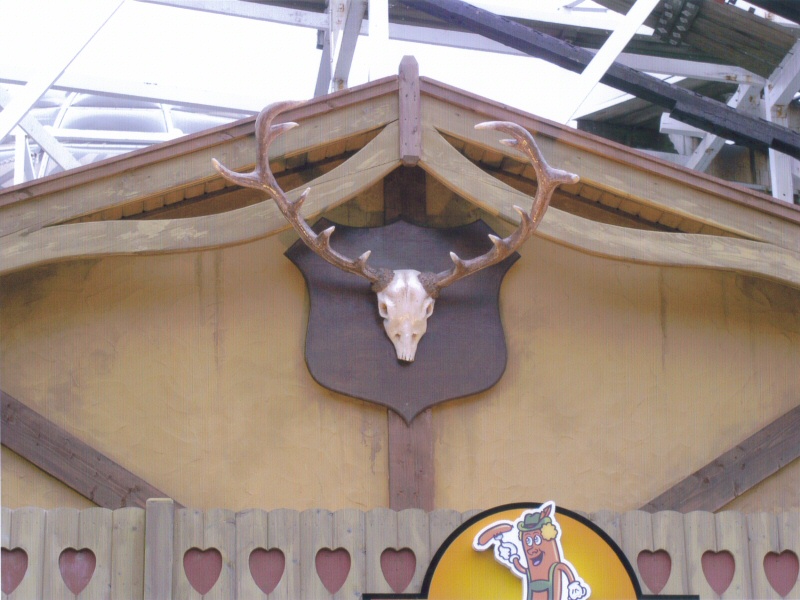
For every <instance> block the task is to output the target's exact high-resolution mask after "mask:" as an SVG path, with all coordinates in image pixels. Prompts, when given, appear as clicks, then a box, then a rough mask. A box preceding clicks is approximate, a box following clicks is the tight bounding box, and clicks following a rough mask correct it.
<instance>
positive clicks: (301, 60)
mask: <svg viewBox="0 0 800 600" xmlns="http://www.w3.org/2000/svg"><path fill="white" fill-rule="evenodd" d="M108 1H109V0H81V2H80V3H77V2H74V1H73V2H64V1H61V2H59V1H57V0H0V16H2V22H0V79H4V78H6V79H7V78H11V79H14V78H18V79H26V78H29V77H31V76H33V75H35V74H36V73H40V72H42V71H43V70H44V69H45V68H46V67H47V66H48V65H52V64H54V62H55V63H56V64H57V62H58V61H59V60H60V61H63V60H64V59H63V52H62V53H59V49H61V48H64V47H68V46H69V42H70V36H72V38H75V37H76V36H80V35H81V34H80V30H81V27H82V26H84V27H85V21H86V19H85V15H86V14H87V12H86V11H89V10H92V7H94V6H99V5H102V4H103V3H107V2H108ZM566 1H567V0H537V8H542V9H544V8H546V7H547V6H551V7H554V8H555V7H558V6H560V5H563V4H566ZM528 2H529V0H523V1H522V2H520V1H517V2H513V1H511V0H505V1H502V2H493V1H492V0H485V1H484V4H486V5H489V6H491V5H492V4H499V5H503V7H504V8H506V9H510V10H515V9H517V10H519V9H523V8H524V7H525V6H526V5H527V6H530V4H529V3H528ZM78 5H80V7H81V8H80V10H77V9H76V7H77V6H78ZM590 5H591V3H587V4H586V6H590ZM44 14H46V15H47V18H42V15H44ZM83 35H84V36H85V34H83ZM73 43H74V42H73ZM316 45H317V34H316V30H314V29H309V28H303V27H292V26H285V25H277V24H273V23H266V22H263V21H257V20H252V19H245V18H241V17H230V16H223V15H218V14H211V13H203V12H199V11H194V10H186V9H179V8H173V7H166V6H160V5H155V4H149V3H144V2H137V1H135V0H127V1H126V2H125V3H124V4H123V5H122V6H121V7H120V8H119V9H118V10H117V12H116V13H114V15H113V16H112V17H111V19H110V20H109V21H108V22H107V23H106V25H105V26H104V27H103V28H102V29H101V30H100V31H99V32H98V33H97V34H96V35H95V37H94V38H93V39H92V41H91V42H90V43H89V44H88V45H87V46H86V47H85V48H84V49H83V50H82V52H81V53H80V54H79V55H78V56H77V57H76V58H75V59H74V61H73V62H72V63H71V64H70V65H69V66H68V67H67V69H66V70H65V71H64V73H63V75H62V81H63V80H65V79H78V80H81V81H98V80H102V81H103V82H104V83H105V84H110V85H112V86H114V87H115V88H117V89H123V90H124V89H126V87H127V88H129V89H130V88H131V86H133V88H135V89H154V90H162V89H163V90H172V89H181V90H188V91H190V92H191V94H192V95H193V96H195V97H209V98H214V97H215V96H216V97H219V96H222V97H223V98H224V97H225V96H226V95H237V96H245V97H247V98H248V105H253V106H254V107H255V108H254V109H255V110H257V108H258V107H259V106H263V105H266V104H269V103H270V102H273V101H276V100H284V99H300V100H302V99H306V98H310V97H312V96H313V93H314V86H315V83H316V77H317V71H318V69H319V62H320V57H321V51H320V50H317V48H316ZM409 54H410V55H414V56H415V57H416V59H417V61H418V63H419V67H420V74H421V75H424V76H427V77H431V78H433V79H437V80H439V81H442V82H445V83H448V84H451V85H454V86H457V87H459V88H463V89H466V90H468V91H471V92H473V93H476V94H479V95H481V96H485V97H488V98H491V99H495V100H498V101H501V102H504V103H505V104H508V105H510V106H513V107H516V108H520V109H523V110H526V111H529V112H532V113H534V114H537V115H539V116H543V117H547V118H555V117H556V116H558V115H559V113H560V112H563V103H564V99H565V98H566V97H567V96H568V95H569V93H570V89H571V87H573V86H574V84H575V81H577V77H578V75H576V74H573V73H568V72H566V71H564V70H563V69H560V68H558V67H555V66H553V65H550V64H549V63H546V62H544V61H540V60H538V59H534V58H530V57H520V56H508V55H502V54H497V53H489V52H479V51H470V50H464V49H456V48H446V47H440V46H432V45H427V44H418V43H409V42H399V41H392V40H390V41H389V42H388V44H386V46H385V49H384V51H383V52H381V53H375V52H374V51H372V48H371V47H370V42H369V39H368V38H366V37H365V36H361V37H360V39H359V42H358V44H357V47H356V53H355V57H354V61H353V67H352V70H351V74H350V79H349V85H350V86H354V85H358V84H361V83H365V82H368V81H370V80H373V79H376V78H379V77H383V76H386V75H392V74H395V73H396V72H397V68H398V65H399V63H400V60H401V58H402V57H403V56H404V55H409ZM60 56H61V58H59V57H60ZM620 97H622V94H621V93H619V92H617V91H616V90H612V89H610V88H606V87H605V86H598V88H596V89H595V91H594V92H593V93H592V95H591V96H590V97H589V99H588V100H587V102H586V103H585V104H584V107H583V110H582V112H588V111H590V110H591V109H592V108H595V107H597V106H600V105H603V104H606V103H608V102H609V101H612V100H613V99H616V98H620Z"/></svg>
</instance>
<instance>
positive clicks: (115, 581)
mask: <svg viewBox="0 0 800 600" xmlns="http://www.w3.org/2000/svg"><path fill="white" fill-rule="evenodd" d="M144 534H145V512H144V509H142V508H138V507H134V506H131V507H127V508H120V509H118V510H115V511H114V513H113V533H112V540H111V548H112V551H111V597H112V598H114V600H137V599H139V598H143V597H144V554H145V552H144V542H145V536H144Z"/></svg>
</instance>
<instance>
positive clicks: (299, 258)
mask: <svg viewBox="0 0 800 600" xmlns="http://www.w3.org/2000/svg"><path fill="white" fill-rule="evenodd" d="M297 104H299V103H297V102H282V103H276V104H273V105H270V106H268V107H267V108H265V109H264V110H263V111H262V112H261V114H260V115H259V116H258V119H257V121H256V147H257V155H256V167H255V169H254V170H253V172H251V173H247V174H241V173H236V172H234V171H231V170H230V169H227V168H226V167H224V166H222V165H221V164H220V163H219V162H217V161H216V160H215V161H214V166H215V167H216V168H217V170H218V171H219V172H220V173H221V174H222V176H223V177H225V178H226V179H227V180H229V181H231V182H233V183H235V184H238V185H240V186H243V187H250V188H254V189H258V190H262V191H264V192H265V193H266V194H267V195H268V196H269V197H270V198H272V199H273V200H274V201H275V203H276V204H277V206H278V208H279V209H280V211H281V213H282V214H283V215H284V217H286V219H287V221H288V222H289V223H290V224H291V225H292V226H293V227H294V229H295V230H296V231H297V233H298V235H299V236H300V240H298V242H297V243H295V245H294V246H292V247H291V248H290V249H289V250H288V251H287V253H286V254H287V256H288V257H289V258H290V259H291V260H292V261H293V262H294V263H295V264H296V265H297V266H298V268H299V269H300V270H301V271H302V272H303V275H304V277H305V279H306V283H307V285H308V289H309V295H310V298H311V309H310V315H309V325H308V332H307V335H306V362H307V364H308V368H309V371H310V372H311V374H312V376H313V377H314V379H315V380H316V381H317V382H318V383H320V384H321V385H323V386H324V387H327V388H329V389H332V390H334V391H337V392H340V393H343V394H346V395H349V396H353V397H356V398H361V399H363V400H368V401H371V402H376V403H379V404H382V405H384V406H387V407H389V408H391V409H393V410H394V411H396V412H397V413H398V414H400V415H401V416H403V417H404V418H405V419H406V420H407V421H411V420H412V419H413V418H414V416H416V415H417V414H418V413H419V412H421V411H423V410H425V409H426V408H428V407H430V406H432V405H434V404H437V403H439V402H443V401H445V400H449V399H453V398H459V397H462V396H466V395H470V394H475V393H478V392H481V391H483V390H485V389H488V388H489V387H491V386H492V385H494V384H495V383H496V382H497V380H498V379H499V378H500V376H501V375H502V373H503V371H504V370H505V363H506V348H505V339H504V336H503V330H502V324H501V322H500V312H499V305H498V296H499V290H500V283H501V281H502V279H503V276H504V275H505V273H506V271H507V270H508V269H509V268H510V266H511V265H512V264H513V263H514V262H515V261H516V260H517V258H518V257H519V255H518V254H517V253H516V250H517V249H518V248H519V247H520V246H521V245H522V244H523V243H525V241H526V240H527V239H528V238H530V237H531V235H532V234H533V231H534V230H535V229H536V227H537V226H538V224H539V223H540V222H541V220H542V217H543V216H544V213H545V210H546V209H547V206H548V205H549V203H550V198H551V197H552V195H553V192H554V191H555V189H556V188H557V187H558V186H559V185H561V184H562V183H575V182H577V181H578V176H577V175H574V174H572V173H568V172H566V171H562V170H560V169H554V168H552V167H550V166H549V165H548V164H547V163H546V162H545V160H544V158H543V156H542V154H541V152H540V150H539V148H538V146H537V145H536V142H535V141H534V140H533V137H532V136H531V135H530V133H529V132H528V131H527V130H525V129H524V128H522V127H521V126H519V125H517V124H515V123H510V122H501V121H492V122H486V123H481V124H479V125H477V126H476V127H477V128H481V129H493V130H497V131H501V132H504V133H507V134H509V135H511V136H512V138H511V139H507V140H501V142H502V143H504V144H507V145H509V146H513V147H515V148H517V149H518V150H520V151H521V152H522V153H523V154H525V156H526V157H527V158H528V160H529V161H530V163H531V164H532V166H533V168H534V170H535V172H536V177H537V191H536V196H535V198H534V200H533V205H532V208H531V211H530V212H529V213H528V212H526V211H524V210H522V209H521V208H519V207H514V208H515V209H516V211H517V212H518V213H519V216H520V224H519V226H518V227H517V229H516V230H515V231H514V232H513V233H512V234H511V235H509V236H508V237H505V238H500V237H498V236H496V235H494V233H493V232H492V231H491V229H490V228H489V227H488V226H487V225H486V224H485V223H483V222H482V221H478V222H476V223H472V224H470V225H467V226H462V227H456V228H450V229H433V228H427V227H418V226H415V225H411V224H409V223H406V222H404V221H397V222H395V223H392V224H390V225H387V226H384V227H379V228H352V227H334V226H333V225H329V224H328V223H327V222H326V221H324V220H320V222H318V223H317V225H316V227H314V228H312V227H311V226H309V224H308V223H307V222H306V221H305V219H304V218H303V217H302V215H301V214H300V208H301V206H302V204H303V201H304V200H305V198H306V196H307V194H308V192H309V190H306V191H305V192H304V193H303V194H301V196H300V197H299V198H298V199H297V200H296V201H292V200H290V199H289V198H288V197H287V196H286V194H285V193H284V191H283V190H282V189H281V188H280V186H279V185H278V183H277V181H276V180H275V177H274V175H273V174H272V171H271V170H270V167H269V158H268V157H269V146H270V144H271V143H272V142H273V141H274V140H275V138H277V137H278V136H279V135H281V134H282V133H284V132H285V131H288V130H289V129H291V128H293V127H296V126H297V124H296V123H291V122H289V123H279V124H273V121H274V119H275V117H276V116H277V115H279V114H280V113H282V112H284V111H286V110H288V109H290V108H292V107H294V106H296V105H297ZM334 229H337V233H336V236H335V243H336V246H337V249H334V248H333V247H332V246H331V237H332V235H333V232H334ZM470 254H473V255H474V254H477V256H476V257H475V258H467V259H462V258H460V256H462V255H470ZM351 256H357V257H358V258H350V257H351ZM334 267H335V268H334ZM398 267H402V268H398ZM364 280H366V282H365V281H364ZM451 286H452V287H451ZM434 307H435V308H436V311H435V312H436V314H435V316H434ZM423 336H425V339H424V340H423V339H422V338H423Z"/></svg>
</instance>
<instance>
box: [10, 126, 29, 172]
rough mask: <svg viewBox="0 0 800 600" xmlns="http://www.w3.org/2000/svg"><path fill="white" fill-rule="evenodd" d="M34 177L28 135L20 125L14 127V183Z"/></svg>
mask: <svg viewBox="0 0 800 600" xmlns="http://www.w3.org/2000/svg"><path fill="white" fill-rule="evenodd" d="M31 179H33V161H32V160H31V147H30V145H29V144H28V136H27V135H25V132H24V131H22V130H21V129H20V128H19V127H15V128H14V185H17V184H20V183H24V182H26V181H30V180H31Z"/></svg>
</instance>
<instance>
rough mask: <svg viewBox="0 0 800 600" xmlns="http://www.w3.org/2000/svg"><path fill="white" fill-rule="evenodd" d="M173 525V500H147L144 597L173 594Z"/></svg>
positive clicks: (151, 597) (160, 598) (165, 597)
mask: <svg viewBox="0 0 800 600" xmlns="http://www.w3.org/2000/svg"><path fill="white" fill-rule="evenodd" d="M174 528H175V505H174V503H173V502H172V501H171V500H169V499H165V498H153V499H150V500H148V501H147V509H146V513H145V547H144V597H145V598H147V599H148V600H150V599H152V600H162V599H164V600H167V599H169V598H170V597H171V596H172V571H173V570H172V560H173V547H174V543H175V533H174Z"/></svg>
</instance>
